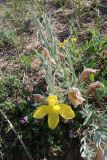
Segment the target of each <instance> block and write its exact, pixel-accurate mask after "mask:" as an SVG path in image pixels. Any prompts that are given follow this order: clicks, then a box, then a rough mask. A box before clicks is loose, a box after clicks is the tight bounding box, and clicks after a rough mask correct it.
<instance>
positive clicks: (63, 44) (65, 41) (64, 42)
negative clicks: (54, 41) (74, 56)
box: [59, 39, 68, 48]
mask: <svg viewBox="0 0 107 160" xmlns="http://www.w3.org/2000/svg"><path fill="white" fill-rule="evenodd" d="M67 43H68V40H67V39H64V41H63V42H60V43H59V47H60V48H64V46H65V44H67Z"/></svg>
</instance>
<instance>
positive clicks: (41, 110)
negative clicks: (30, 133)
mask: <svg viewBox="0 0 107 160" xmlns="http://www.w3.org/2000/svg"><path fill="white" fill-rule="evenodd" d="M47 107H48V106H47V105H42V106H39V107H38V108H37V109H36V110H35V112H34V114H33V118H37V119H41V118H44V116H46V115H47V114H48V109H47Z"/></svg>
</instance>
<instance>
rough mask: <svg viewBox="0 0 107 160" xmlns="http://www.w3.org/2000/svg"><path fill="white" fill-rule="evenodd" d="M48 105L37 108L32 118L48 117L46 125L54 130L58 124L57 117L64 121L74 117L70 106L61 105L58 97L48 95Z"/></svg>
mask: <svg viewBox="0 0 107 160" xmlns="http://www.w3.org/2000/svg"><path fill="white" fill-rule="evenodd" d="M47 101H48V105H42V106H39V107H38V108H37V109H36V110H35V111H34V114H33V118H37V119H41V118H44V116H46V115H48V125H49V127H50V128H51V129H54V128H55V127H56V126H57V125H58V123H59V115H61V116H62V117H63V118H65V119H67V120H68V119H72V118H74V117H75V113H74V111H73V110H72V109H71V107H70V106H68V105H66V104H61V103H59V101H58V97H57V96H55V95H50V96H48V97H47Z"/></svg>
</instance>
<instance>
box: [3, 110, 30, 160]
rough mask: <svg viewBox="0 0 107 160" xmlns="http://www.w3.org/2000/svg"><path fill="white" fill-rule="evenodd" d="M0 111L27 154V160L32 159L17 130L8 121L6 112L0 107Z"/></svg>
mask: <svg viewBox="0 0 107 160" xmlns="http://www.w3.org/2000/svg"><path fill="white" fill-rule="evenodd" d="M0 113H1V115H2V116H3V117H4V118H5V119H6V121H7V122H8V124H9V125H10V128H11V129H12V130H13V132H14V133H15V135H16V137H17V138H18V140H19V141H20V143H21V145H22V147H23V149H24V151H25V153H26V154H27V156H28V158H29V160H33V158H32V156H31V154H30V153H29V151H28V150H27V147H26V145H25V144H24V142H23V141H22V139H21V138H20V136H19V135H18V133H17V131H16V130H15V128H14V126H13V124H12V123H11V122H10V120H9V119H8V117H7V116H6V114H5V113H4V112H3V111H2V110H1V109H0Z"/></svg>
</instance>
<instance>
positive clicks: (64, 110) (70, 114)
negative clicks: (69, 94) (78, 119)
mask: <svg viewBox="0 0 107 160" xmlns="http://www.w3.org/2000/svg"><path fill="white" fill-rule="evenodd" d="M59 106H60V107H61V109H60V113H59V114H60V115H61V116H62V117H63V118H65V119H72V118H74V117H75V113H74V111H73V110H72V108H71V107H70V106H68V105H66V104H59Z"/></svg>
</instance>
